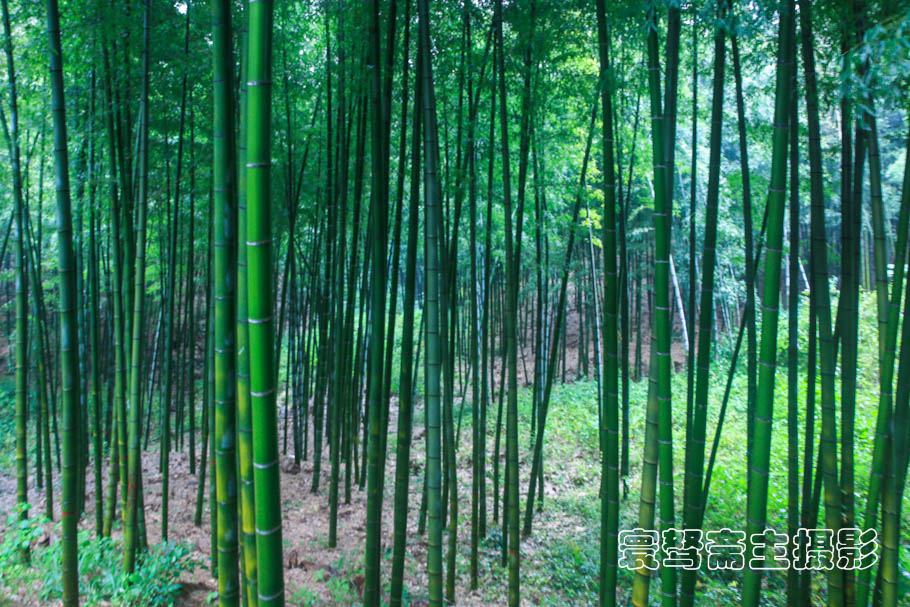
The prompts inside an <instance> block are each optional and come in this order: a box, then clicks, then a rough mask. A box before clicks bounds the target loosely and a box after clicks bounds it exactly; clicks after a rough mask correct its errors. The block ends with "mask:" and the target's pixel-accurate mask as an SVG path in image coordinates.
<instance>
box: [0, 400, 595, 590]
mask: <svg viewBox="0 0 910 607" xmlns="http://www.w3.org/2000/svg"><path fill="white" fill-rule="evenodd" d="M458 405H459V403H458V402H456V412H457V407H458ZM394 414H395V412H394V411H393V419H392V420H391V424H392V425H391V428H392V431H393V432H394V430H395V428H396V424H397V420H396V419H395V418H394ZM422 419H423V409H422V408H419V409H418V410H417V411H416V412H415V420H422ZM468 431H469V427H468ZM463 432H464V428H463ZM492 436H493V433H492V430H491V432H490V437H488V438H490V439H491V440H489V441H488V443H489V444H488V471H489V473H490V474H492V459H493V442H492ZM424 440H425V434H424V428H423V425H422V424H418V423H415V428H414V436H413V447H412V457H411V465H410V470H411V481H410V501H409V510H408V544H407V556H406V563H405V587H406V588H407V589H409V591H410V592H411V597H412V599H411V605H414V606H420V605H426V604H427V603H426V601H425V593H426V590H425V589H426V587H427V575H426V554H427V536H426V534H424V535H418V533H417V517H418V510H419V506H420V499H421V491H422V484H423V470H424V451H425V447H424ZM393 441H394V434H393V435H392V437H391V438H390V443H391V445H390V454H389V461H388V462H387V467H386V477H385V478H386V482H385V499H384V503H383V506H384V507H383V516H382V548H383V554H384V557H383V559H382V580H384V583H387V581H388V580H389V578H390V575H391V546H392V526H393V510H392V507H393V504H392V502H393V495H394V473H395V453H394V449H393V448H391V447H393V446H394V442H393ZM520 442H521V443H523V444H522V445H521V456H522V461H521V463H520V468H521V471H522V472H521V477H522V478H521V485H520V491H521V493H522V495H524V492H525V491H526V489H527V475H528V473H529V469H530V457H529V455H530V454H529V451H528V449H527V445H526V444H525V443H527V441H526V440H522V441H520ZM469 445H470V443H469V437H466V436H462V443H461V449H460V450H459V451H458V455H457V465H458V485H459V490H458V496H459V500H458V501H459V513H458V518H459V532H458V536H459V538H458V548H457V553H458V564H457V572H458V573H457V581H456V597H457V603H458V604H459V605H468V606H474V605H476V606H481V605H505V604H506V600H505V599H506V594H507V593H506V585H505V584H504V583H503V579H504V576H505V570H504V569H503V568H502V567H500V566H499V563H498V554H499V546H498V542H496V545H495V546H487V547H485V548H482V549H481V558H480V585H479V589H478V590H475V591H471V590H470V588H469V581H470V576H469V569H468V563H469V561H468V559H469V550H470V541H471V540H470V538H471V530H470V516H471V512H470V493H471V483H472V477H471V460H470V448H469ZM155 446H156V445H154V444H153V445H152V449H150V450H149V451H147V452H145V453H144V454H143V475H144V476H143V485H144V490H145V518H146V528H147V533H148V541H149V544H150V545H154V544H157V543H158V542H160V540H161V489H162V485H161V474H160V473H159V471H158V451H157V449H155ZM580 455H581V454H580ZM292 462H293V460H291V459H288V458H286V459H285V460H284V461H283V463H282V464H283V465H282V468H283V471H282V473H281V497H282V504H283V513H284V517H283V518H284V521H283V532H284V546H285V548H284V559H285V562H284V566H285V585H286V599H287V604H288V605H304V604H311V605H350V604H352V603H354V602H357V601H359V600H360V599H361V598H362V591H363V576H362V559H363V546H364V543H365V538H366V527H365V522H366V520H365V512H366V492H365V491H361V490H359V488H357V487H356V485H355V486H354V488H353V490H352V495H351V502H350V503H349V504H345V503H341V504H340V505H339V510H338V547H337V548H332V549H330V548H328V547H327V545H326V542H327V537H328V523H329V506H328V492H327V486H328V481H329V476H328V474H329V453H328V449H326V450H325V452H324V453H323V468H322V479H321V483H320V485H321V488H320V491H319V493H315V494H314V493H312V492H311V487H312V480H313V475H312V472H313V465H312V461H311V460H309V461H304V462H302V465H301V467H300V470H299V472H296V471H295V469H294V467H293V466H292V465H290V464H292ZM504 462H505V460H504V457H503V458H501V465H502V466H504V465H505V463H504ZM570 464H571V462H570ZM10 472H12V471H11V470H10V471H4V474H2V475H0V511H5V512H9V511H11V510H12V508H13V505H14V504H15V499H16V492H15V478H14V476H12V475H11V474H10ZM342 475H343V466H342ZM571 476H572V473H571V466H568V467H566V468H564V469H562V470H559V471H558V472H556V474H554V475H552V476H551V475H550V474H547V475H546V476H545V481H546V494H545V495H546V496H547V497H552V496H553V495H556V494H559V493H560V492H562V493H564V492H565V490H566V488H568V489H570V490H571V488H572V487H574V486H576V485H577V483H576V482H573V480H572V478H571ZM103 478H105V479H106V469H105V470H104V471H103ZM197 482H198V481H197V476H196V475H194V474H190V472H189V458H188V457H187V455H186V454H185V453H174V454H172V455H171V458H170V491H169V493H170V497H169V510H170V513H169V517H168V518H169V537H170V539H171V540H172V541H184V542H187V543H188V544H189V545H190V546H191V547H192V548H193V555H194V557H195V558H196V559H198V560H199V561H200V562H201V563H203V564H205V565H206V567H207V566H208V564H209V562H210V553H211V551H210V548H211V543H210V535H209V534H210V527H209V512H208V504H207V503H206V506H205V508H204V511H203V518H202V525H201V526H199V527H196V526H195V525H194V524H193V515H194V509H195V499H196V488H197ZM59 483H60V479H59V476H58V475H57V473H56V471H55V473H54V485H55V489H54V493H55V495H54V497H55V500H57V501H56V503H55V516H56V518H57V520H59V514H60V513H59V507H60V505H59V496H60V493H59V492H60V486H59ZM87 485H88V486H87V490H88V495H87V498H86V512H85V515H84V516H83V517H82V520H81V521H80V528H86V529H88V528H91V527H92V525H93V524H94V523H93V521H94V514H93V511H94V497H93V490H92V485H93V482H92V477H91V471H89V477H88V479H87ZM560 486H562V487H560ZM492 492H493V484H492V481H491V480H490V479H488V484H487V493H488V521H489V523H488V527H489V528H491V529H492V528H495V527H496V525H495V524H494V523H493V521H492V513H493V497H492ZM29 498H30V502H31V503H32V504H33V505H34V508H35V510H36V511H38V510H41V511H43V504H44V501H45V495H44V491H43V490H40V489H37V488H35V487H30V493H29ZM205 498H206V500H207V499H208V490H207V489H206V495H205ZM340 499H341V500H342V502H343V500H344V489H343V476H342V487H341V489H340ZM523 501H524V498H523V497H522V502H523ZM118 516H119V512H118ZM588 524H590V525H592V526H598V525H599V521H596V520H593V521H581V520H549V521H548V522H547V531H540V532H539V533H538V534H537V535H536V536H533V537H532V538H530V539H528V540H523V542H522V549H521V552H522V559H523V563H524V562H526V559H529V558H533V553H534V551H535V550H536V549H537V546H538V545H539V543H543V542H544V541H545V540H543V537H545V535H543V534H544V533H546V534H550V533H557V534H559V533H561V531H560V529H561V528H562V529H573V528H578V526H579V525H582V526H586V525H588ZM48 533H49V534H53V533H54V532H53V531H52V530H49V531H48ZM119 533H120V530H119V528H118V529H116V530H115V536H117V535H119ZM55 540H56V538H52V541H55ZM443 545H444V547H445V546H446V545H447V544H446V540H445V536H444V538H443ZM523 574H524V572H523ZM333 580H334V581H333ZM180 581H181V583H182V584H183V586H184V590H183V593H182V594H181V597H180V599H179V602H178V605H185V606H190V605H204V604H205V603H206V597H207V596H208V595H209V594H210V593H212V592H214V591H215V589H216V581H215V580H214V579H213V577H212V576H211V573H210V571H208V570H207V569H206V568H197V569H196V571H194V572H192V573H187V574H185V575H184V576H183V578H182V579H181V580H180ZM494 581H495V583H496V586H497V587H496V588H493V587H491V586H492V582H494ZM386 591H387V588H386ZM524 592H526V594H524V595H523V596H524V597H525V598H526V599H527V600H528V601H529V604H538V600H539V599H535V598H534V597H535V596H539V595H540V594H542V593H545V592H546V589H545V588H537V589H535V588H527V587H526V588H525V590H524ZM10 598H12V599H13V600H18V601H20V602H19V604H21V605H37V604H39V602H38V601H37V598H36V596H35V594H32V595H31V596H22V597H10ZM304 598H308V599H309V600H310V601H312V602H310V603H306V602H304ZM384 598H385V600H386V602H387V601H388V596H387V595H386V596H385V597H384Z"/></svg>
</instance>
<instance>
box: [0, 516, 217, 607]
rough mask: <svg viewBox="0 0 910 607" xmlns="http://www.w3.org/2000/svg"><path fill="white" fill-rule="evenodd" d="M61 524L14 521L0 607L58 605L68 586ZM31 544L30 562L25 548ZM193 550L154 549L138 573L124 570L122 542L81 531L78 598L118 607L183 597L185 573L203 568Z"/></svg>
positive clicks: (0, 574) (5, 546)
mask: <svg viewBox="0 0 910 607" xmlns="http://www.w3.org/2000/svg"><path fill="white" fill-rule="evenodd" d="M62 545H63V544H62V542H61V541H60V525H59V523H58V524H57V525H54V526H52V525H51V524H50V523H49V522H48V521H47V520H46V519H43V518H29V519H25V520H22V521H19V520H16V518H15V517H14V516H11V517H10V520H9V521H8V522H7V526H6V528H5V529H4V530H3V537H2V543H0V606H4V605H6V604H10V605H15V604H20V603H17V602H14V597H15V596H17V595H18V596H20V597H22V596H24V597H27V598H29V599H30V600H31V599H34V598H36V596H35V595H36V594H37V598H38V599H40V601H41V602H42V604H51V603H55V602H56V601H57V600H59V599H60V598H61V597H62V594H63V586H62V579H61V569H60V563H61V562H62V554H61V549H62ZM24 546H30V547H31V550H30V563H28V564H26V563H25V562H24V561H23V558H22V548H23V547H24ZM201 566H202V564H201V562H200V561H198V560H197V559H195V558H194V557H193V556H192V549H191V547H190V546H189V545H187V544H186V543H183V542H179V543H174V542H167V543H162V544H158V545H156V546H151V547H150V548H149V551H148V552H146V553H142V554H140V555H139V556H138V559H137V563H136V568H135V571H134V572H133V573H131V574H127V573H125V572H124V570H123V550H122V547H121V545H120V542H119V540H113V539H111V538H97V537H95V536H94V534H93V533H92V532H91V531H89V530H83V531H80V532H79V594H80V599H81V602H82V604H83V605H111V606H115V607H159V606H161V607H163V606H166V605H174V604H175V603H176V601H177V598H178V597H179V596H180V593H181V591H182V586H181V584H180V583H179V582H178V580H179V578H180V577H181V575H183V574H184V573H188V572H191V571H192V570H194V569H195V568H197V567H201Z"/></svg>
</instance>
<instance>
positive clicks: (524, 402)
mask: <svg viewBox="0 0 910 607" xmlns="http://www.w3.org/2000/svg"><path fill="white" fill-rule="evenodd" d="M871 301H872V300H871V299H869V301H865V300H864V302H863V303H864V305H863V306H862V319H861V320H862V322H861V325H860V332H861V333H860V338H861V339H860V357H859V372H858V397H857V415H856V437H857V452H856V483H857V496H858V499H857V504H856V508H857V512H861V511H862V509H863V508H864V503H862V501H863V497H862V496H864V495H865V486H866V482H867V480H868V470H869V464H870V461H869V460H870V459H871V449H870V445H871V437H872V436H873V435H874V424H875V411H876V409H877V390H878V378H877V371H876V368H875V360H876V358H875V355H876V352H875V350H876V346H875V344H876V340H875V337H874V335H875V333H874V332H875V318H874V305H871V303H870V302H871ZM570 324H571V321H570ZM782 324H783V323H782ZM572 328H573V327H570V332H569V334H570V342H569V350H568V351H569V353H571V354H570V360H569V366H568V372H567V375H568V377H567V379H568V380H569V381H568V383H566V384H559V383H557V385H555V386H554V389H553V394H552V399H551V404H550V414H549V417H548V426H547V430H546V437H547V440H546V447H545V464H544V487H545V494H544V507H543V510H542V511H540V512H538V513H537V514H536V515H535V517H534V529H533V533H532V535H531V536H530V537H528V538H525V539H523V540H522V542H521V550H520V555H521V597H522V604H527V605H549V606H555V605H571V606H584V605H595V604H597V602H598V598H597V589H598V570H599V562H600V554H599V543H600V499H599V486H600V476H601V470H600V454H599V451H598V440H599V439H598V412H597V386H596V383H595V382H594V381H592V380H588V379H585V378H578V376H577V372H576V368H574V365H575V364H577V354H576V352H577V350H575V351H573V345H574V344H573V343H572V341H571V337H572V333H573V331H572ZM575 335H577V333H576V334H575ZM801 341H802V338H801ZM633 345H634V343H633ZM778 345H779V352H780V354H781V356H782V357H784V360H785V352H786V338H785V333H784V332H782V335H781V338H780V339H779V343H778ZM680 350H681V348H680ZM730 351H731V345H730V344H729V343H726V342H725V341H724V340H721V341H720V342H718V344H717V350H716V351H715V365H714V367H713V368H712V377H711V385H710V390H711V397H710V399H709V404H708V419H709V423H708V436H709V440H710V438H711V437H713V433H714V430H715V425H716V419H717V414H718V411H719V408H720V405H721V397H722V394H723V387H724V383H725V380H726V371H727V367H728V366H729V355H730ZM799 351H800V356H801V360H800V362H801V368H802V371H801V380H800V402H805V389H806V387H805V354H804V353H805V352H806V348H805V344H804V343H801V344H800V348H799ZM633 352H634V349H633ZM572 354H576V357H575V358H574V359H573V358H571V355H572ZM676 358H677V353H676V352H675V351H674V360H675V359H676ZM530 365H531V361H530V360H529V361H528V368H529V369H530V368H531V367H530ZM742 365H743V361H742V360H741V361H740V368H741V369H742ZM592 366H593V365H592ZM521 367H522V365H521V364H519V374H520V376H519V380H520V385H521V386H522V387H521V389H520V392H519V437H520V440H519V458H520V462H519V470H520V489H519V491H520V505H521V506H522V508H523V507H524V505H525V502H526V499H527V482H528V475H529V471H530V467H531V465H530V464H531V457H530V456H531V451H530V436H531V435H530V428H531V407H530V396H531V389H530V387H529V386H527V383H526V382H524V381H522V380H523V372H522V369H521ZM498 371H499V369H498V365H497V374H498ZM592 372H593V369H592ZM573 379H575V380H576V381H572V380H573ZM497 381H498V380H497ZM778 386H779V389H778V390H777V391H776V392H775V411H774V420H775V423H774V430H773V439H772V440H773V446H774V447H773V449H772V454H771V467H770V488H769V494H768V500H769V501H768V517H769V520H768V524H769V526H770V527H774V528H777V529H779V530H783V529H786V521H785V514H786V499H787V490H786V487H787V460H786V457H787V456H786V448H784V447H783V446H784V445H786V441H787V438H786V437H787V394H786V384H785V376H784V375H783V374H780V379H779V383H778ZM745 389H746V387H745V375H744V373H743V372H741V371H740V372H738V373H737V375H736V377H735V380H734V382H733V386H732V393H731V398H730V405H729V409H728V414H727V421H726V423H725V426H724V429H723V434H722V438H721V441H720V446H719V450H718V459H717V465H716V467H715V471H714V477H713V478H714V480H713V481H712V485H711V495H710V497H709V502H708V505H707V510H706V515H705V523H704V528H705V529H707V530H711V529H720V528H722V527H729V528H732V529H742V528H744V512H745V505H746V481H745V461H744V458H743V453H744V447H743V445H744V444H745V438H746V437H745ZM685 391H686V376H685V373H676V374H674V376H673V394H674V395H675V397H674V404H675V403H676V402H677V398H679V399H682V400H680V401H679V402H680V408H678V409H677V408H676V407H674V409H676V412H677V414H675V415H674V419H673V428H674V442H675V443H676V445H678V448H676V449H674V477H675V487H676V495H675V498H676V499H675V501H676V507H677V512H680V511H681V506H682V504H681V502H682V486H683V470H684V461H683V458H684V449H683V448H682V444H683V441H684V435H685V415H684V411H683V409H682V407H683V406H684V396H683V395H684V394H685ZM0 392H2V391H0ZM418 393H420V387H419V386H418ZM646 396H647V381H640V382H632V384H631V390H630V399H629V405H630V406H629V425H630V429H631V431H630V436H629V440H630V447H629V471H628V476H627V477H626V478H625V479H624V480H623V489H622V490H623V494H622V496H621V504H620V528H621V529H631V528H633V527H636V526H638V525H637V521H638V506H639V499H638V496H639V492H640V471H641V453H642V446H643V445H642V443H643V438H644V437H643V435H642V430H643V428H644V426H645V424H644V409H645V401H646ZM2 400H3V399H0V401H2ZM10 400H11V399H10V398H7V400H6V401H5V402H0V410H2V411H3V413H2V414H0V512H10V511H11V510H12V507H13V504H14V503H15V476H14V471H13V465H12V464H13V460H12V445H13V442H12V434H13V433H12V428H11V425H12V424H11V419H12V415H11V413H12V410H11V408H10V407H11V403H10ZM497 405H498V402H497V403H491V406H490V409H489V411H488V419H487V422H488V433H487V441H486V446H487V479H486V487H487V522H488V525H487V531H488V534H487V537H486V538H485V539H483V540H481V543H480V551H479V557H480V558H479V584H478V589H477V590H471V589H470V587H469V582H470V569H469V566H470V559H469V557H470V540H471V528H470V520H471V508H470V503H471V500H470V495H471V483H472V476H471V475H472V470H471V453H470V436H471V416H472V411H471V408H470V407H471V404H470V402H469V401H466V402H465V403H464V405H463V410H462V403H461V402H460V399H458V398H456V401H455V419H456V424H457V423H458V420H459V418H461V420H462V421H461V430H460V432H461V439H460V442H459V444H460V448H459V450H458V453H457V466H458V542H457V546H458V547H457V553H456V592H455V594H456V602H457V604H459V605H469V606H475V605H476V606H479V605H505V604H506V603H507V601H506V597H507V588H508V581H507V578H508V574H507V570H506V569H505V568H503V567H501V566H500V558H501V537H502V535H501V532H500V529H499V526H498V525H497V524H496V523H495V522H494V518H493V513H494V497H493V493H494V481H493V472H494V450H495V428H496V413H497V410H496V406H497ZM804 414H805V411H804V408H803V407H801V408H800V411H799V417H800V424H801V425H802V424H803V423H804V420H803V416H804ZM396 417H397V403H396V402H395V401H394V400H393V406H392V415H391V420H390V430H391V432H390V440H389V457H388V460H387V467H386V476H385V478H386V482H385V488H384V498H385V499H384V510H383V517H382V542H383V552H382V578H381V579H382V580H383V592H384V596H383V598H384V601H385V602H387V600H388V596H387V593H388V580H389V577H390V568H391V543H392V521H393V518H392V516H393V515H392V502H393V499H392V498H393V495H394V472H395V450H394V440H395V439H394V436H395V431H396V428H397V419H396ZM423 419H424V412H423V408H422V404H421V403H420V402H418V403H417V407H416V410H415V412H414V434H413V443H412V445H413V446H412V452H411V462H410V499H409V509H408V517H409V523H408V543H407V556H406V561H405V590H406V593H407V597H408V599H409V603H407V602H406V603H405V604H410V605H412V606H421V605H426V604H427V603H426V598H427V596H426V588H427V575H426V552H427V545H426V535H425V534H424V535H420V534H418V533H417V517H418V511H419V506H420V500H421V491H422V482H423V471H424V461H425V434H424V427H423V423H422V422H423ZM310 438H311V439H312V437H310ZM800 438H801V437H800ZM800 442H802V441H801V440H800ZM310 444H312V442H311V443H310ZM291 461H292V460H288V459H284V460H283V462H282V464H283V465H282V468H283V471H282V474H281V492H282V503H283V511H284V523H283V530H284V555H285V563H284V565H285V580H286V599H287V604H288V605H292V606H316V605H326V606H329V605H333V606H336V605H337V606H347V605H354V604H358V603H359V602H360V600H361V597H360V593H361V592H362V585H363V565H362V561H363V546H364V541H365V507H366V503H365V502H366V493H365V492H363V491H360V490H359V489H358V488H356V487H355V488H354V489H353V491H352V495H351V502H350V503H349V504H344V503H342V504H341V505H340V506H339V512H338V547H337V548H332V549H329V548H328V547H327V536H328V521H329V509H328V493H327V484H328V480H329V476H328V475H329V464H328V462H329V457H328V450H327V449H326V450H325V451H324V453H323V468H322V478H321V481H320V491H319V492H318V493H315V494H314V493H312V492H311V487H312V471H313V463H312V460H311V459H310V460H305V461H303V462H301V467H300V469H299V471H298V470H296V468H295V467H294V466H292V465H289V463H290V462H291ZM157 462H158V451H157V448H156V445H155V443H154V441H153V444H152V445H151V449H150V450H149V451H148V452H146V453H145V457H144V462H143V469H144V481H143V482H144V487H145V505H146V524H147V529H148V534H149V537H148V540H149V543H150V545H155V544H157V543H158V542H159V540H160V516H161V476H160V473H159V472H158V469H157V468H158V465H157ZM504 462H505V459H504V456H502V455H501V457H500V474H502V470H503V466H504ZM188 467H189V460H188V457H187V456H186V455H185V454H183V453H175V454H173V455H172V456H171V463H170V470H171V473H170V499H169V503H170V515H169V527H170V534H169V535H170V539H171V540H172V541H181V542H185V543H186V544H187V545H188V546H190V548H191V554H192V556H193V557H194V558H195V559H196V561H197V562H198V563H200V564H201V565H203V567H197V568H196V569H195V570H193V571H187V570H185V571H183V572H182V573H181V576H180V580H179V581H180V582H181V584H182V586H183V587H182V591H181V594H180V598H179V602H178V604H179V605H186V606H190V605H204V604H206V603H207V601H208V600H209V598H210V597H211V596H212V593H213V592H214V591H215V588H216V586H215V581H214V579H213V578H212V576H211V573H210V571H208V570H207V569H206V568H204V567H205V566H207V565H208V563H209V556H210V545H211V544H210V541H211V540H210V535H209V518H208V508H207V507H206V508H205V511H204V514H203V520H202V525H201V526H200V527H196V526H194V524H193V513H194V504H195V498H196V486H197V477H196V476H195V475H193V474H190V472H189V469H188ZM342 473H343V467H342ZM33 481H34V477H33V475H30V482H33ZM54 484H55V489H54V496H55V500H59V495H60V494H59V478H58V477H57V476H56V472H55V481H54ZM91 485H92V483H91V472H89V482H88V490H89V493H90V494H91V488H92V487H91ZM501 490H502V487H500V491H501ZM29 497H30V500H31V503H32V504H34V506H33V512H37V511H39V510H43V508H42V507H41V506H42V505H43V504H44V494H43V492H42V491H41V490H37V489H35V488H33V487H30V494H29ZM206 497H207V496H206ZM341 497H342V500H343V498H344V491H343V476H342V490H341ZM86 503H87V513H86V516H84V517H83V519H82V522H81V526H82V527H83V528H86V529H88V528H90V526H91V525H92V524H93V523H92V521H93V516H92V508H93V500H92V498H91V495H89V497H88V499H87V502H86ZM55 507H56V509H57V514H58V519H59V501H58V502H57V503H55ZM908 511H910V508H904V514H905V516H904V521H903V525H904V536H903V537H907V530H908V529H910V512H908ZM523 515H524V511H523V509H522V517H523ZM58 529H59V528H49V529H48V530H47V531H46V533H47V534H50V535H51V536H53V535H54V534H57V533H59V530H58ZM114 535H115V536H119V529H118V530H115V534H114ZM443 546H444V549H445V547H446V546H447V542H446V540H445V536H444V538H443ZM907 552H908V551H907V550H906V549H905V550H904V551H903V555H904V556H905V557H906V555H907ZM0 558H2V555H0ZM902 560H905V561H906V559H902ZM2 565H3V563H2V562H0V568H2ZM908 565H910V563H907V562H904V563H903V566H904V568H905V570H906V569H907V568H908ZM0 574H2V570H0ZM0 577H2V576H0ZM785 580H786V575H785V574H770V575H768V576H765V581H764V585H765V592H764V593H763V602H764V603H765V604H766V605H769V606H778V605H784V604H785V602H784V593H783V591H784V585H785ZM740 584H741V575H740V573H738V572H710V574H708V573H707V572H703V574H702V575H701V576H700V581H699V584H698V587H697V599H696V604H698V605H712V606H718V607H720V606H727V605H736V604H738V603H739V600H740V597H739V590H738V587H739V585H740ZM631 586H632V574H631V572H629V571H626V570H620V579H619V588H620V596H621V599H622V602H623V604H625V603H626V602H627V600H625V599H627V598H628V594H629V591H630V589H631ZM822 586H823V585H822ZM37 590H38V588H37V587H36V588H32V589H31V591H29V589H26V590H25V591H24V592H20V593H19V594H18V595H17V596H9V597H6V600H7V603H4V600H3V597H2V596H0V605H5V604H9V605H17V606H18V605H37V604H39V599H38V594H39V593H38V592H37ZM658 593H659V589H658V588H657V586H656V585H652V596H655V597H656V596H657V594H658ZM816 593H817V594H816V595H815V597H814V603H815V604H823V602H822V601H823V594H822V590H821V586H817V587H816ZM0 594H2V592H0ZM902 604H905V605H910V596H908V597H906V598H905V599H904V603H902Z"/></svg>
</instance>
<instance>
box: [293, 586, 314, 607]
mask: <svg viewBox="0 0 910 607" xmlns="http://www.w3.org/2000/svg"><path fill="white" fill-rule="evenodd" d="M291 604H292V605H299V607H315V606H316V605H318V604H319V594H317V593H316V592H315V591H314V590H310V589H309V588H302V589H300V590H298V591H297V592H295V593H294V596H292V597H291Z"/></svg>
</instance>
